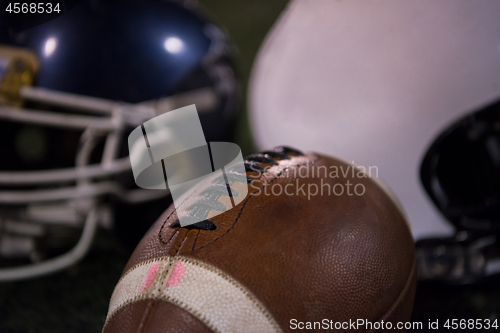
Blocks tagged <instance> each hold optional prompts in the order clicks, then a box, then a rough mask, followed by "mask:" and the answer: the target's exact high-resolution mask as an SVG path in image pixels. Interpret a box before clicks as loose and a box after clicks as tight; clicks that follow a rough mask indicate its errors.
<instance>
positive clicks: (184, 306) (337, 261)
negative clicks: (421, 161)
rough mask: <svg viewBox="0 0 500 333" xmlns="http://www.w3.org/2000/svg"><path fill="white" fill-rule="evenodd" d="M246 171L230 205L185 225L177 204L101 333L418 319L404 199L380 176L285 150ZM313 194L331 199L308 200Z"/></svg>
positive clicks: (131, 265)
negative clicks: (413, 316)
mask: <svg viewBox="0 0 500 333" xmlns="http://www.w3.org/2000/svg"><path fill="white" fill-rule="evenodd" d="M245 166H246V169H247V173H246V175H245V176H246V177H245V178H248V183H247V184H245V183H244V182H238V181H234V182H231V181H230V183H231V184H230V185H231V188H233V190H235V191H236V192H235V194H234V195H237V192H238V188H241V186H248V194H247V195H246V198H245V199H244V200H242V201H241V202H240V203H239V204H238V205H237V206H236V207H234V208H233V209H230V210H228V211H226V212H224V213H223V214H220V215H217V216H214V217H212V218H207V220H206V221H203V223H198V224H196V225H190V226H187V227H181V226H180V225H179V223H178V222H177V212H176V209H175V208H174V206H173V205H172V206H171V207H170V208H168V209H167V210H166V211H165V212H164V213H163V215H162V216H161V217H160V218H159V219H158V220H157V222H156V223H155V224H154V225H153V226H152V227H151V229H150V230H149V231H148V232H147V233H146V235H145V236H144V238H143V239H142V240H141V242H140V243H139V245H138V246H137V248H136V250H135V251H134V253H133V254H132V256H131V258H130V260H129V261H128V263H127V265H126V267H125V269H124V273H123V275H122V278H121V279H120V281H119V282H118V284H117V287H116V288H115V291H114V293H113V295H112V297H111V303H110V308H109V312H108V316H107V318H106V323H105V326H104V328H103V332H105V333H112V332H120V333H128V332H133V333H139V332H141V333H143V332H190V333H191V332H212V331H215V332H289V331H297V330H298V329H293V328H294V325H293V323H299V322H301V323H304V324H305V323H307V322H310V323H313V322H323V320H325V319H326V320H328V321H332V322H333V323H335V322H349V321H350V320H351V321H356V320H358V319H364V320H367V321H370V322H380V321H382V320H383V321H384V322H391V323H393V326H395V325H396V323H397V322H404V321H408V320H409V319H410V316H411V312H412V308H413V301H414V296H415V286H416V268H415V253H414V242H413V239H412V236H411V233H410V230H409V227H408V224H407V221H406V218H405V215H404V212H403V211H402V209H401V208H400V205H399V204H398V201H397V199H396V198H394V196H393V195H392V194H391V192H390V190H388V189H386V188H385V186H384V185H383V184H382V183H381V182H380V181H379V180H378V179H376V177H375V176H374V175H371V176H370V177H369V176H368V173H367V172H365V176H364V177H360V174H359V172H360V170H361V169H360V168H359V167H357V168H356V169H355V170H356V171H355V172H352V170H351V169H350V168H355V166H354V165H353V164H352V163H347V162H345V161H342V160H340V159H336V158H332V157H327V156H323V155H320V154H316V153H305V154H303V153H301V152H300V151H297V150H295V149H291V148H287V147H278V148H275V149H274V150H272V151H266V152H262V153H260V154H256V155H251V156H250V157H248V158H247V159H246V161H245ZM324 170H327V172H324ZM335 170H337V173H335V172H334V171H335ZM346 170H348V172H345V171H346ZM365 171H366V169H365ZM241 179H242V178H241V177H240V178H239V180H240V181H241ZM348 181H349V182H350V184H352V186H351V192H350V193H351V195H349V194H348V191H347V190H346V184H347V182H348ZM313 184H315V185H313ZM325 184H328V186H329V187H328V186H327V185H325ZM336 184H340V185H342V186H343V189H344V191H343V193H342V194H340V189H341V186H340V185H337V186H336V187H335V189H336V192H335V193H333V192H332V190H331V188H332V187H334V186H335V185H336ZM356 184H358V187H357V190H358V191H357V193H358V194H360V193H361V192H362V191H361V189H364V191H363V193H362V194H361V195H357V194H354V190H353V189H354V185H356ZM359 184H361V185H359ZM209 185H210V184H202V185H201V186H207V187H208V186H209ZM287 185H288V186H287ZM280 188H281V190H282V192H281V193H280ZM316 188H317V189H318V190H321V188H323V189H324V192H323V194H322V195H321V194H320V193H316V194H315V195H312V194H313V193H314V190H315V189H316ZM329 188H330V190H329ZM285 190H286V191H285ZM327 191H329V192H328V193H327ZM285 192H286V193H285ZM290 194H291V195H290ZM204 195H205V197H206V196H208V195H210V194H206V193H205V194H204ZM212 198H213V197H212ZM215 198H217V200H218V201H219V202H221V203H222V202H226V201H227V200H228V196H227V195H226V196H224V195H219V196H216V197H215ZM197 199H199V198H197ZM225 200H226V201H225ZM191 202H192V200H191ZM188 208H189V207H187V208H186V209H188ZM209 216H210V215H209ZM293 320H295V321H293ZM295 328H297V327H296V326H295ZM316 328H317V327H316ZM316 330H319V329H316ZM329 330H330V331H335V330H334V329H333V327H330V328H329V329H326V330H324V331H329ZM342 331H344V330H342ZM346 331H350V332H353V331H356V332H366V331H371V329H370V327H368V328H367V327H358V328H357V329H355V330H352V329H350V330H346ZM394 331H397V330H395V329H394Z"/></svg>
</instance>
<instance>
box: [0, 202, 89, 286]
mask: <svg viewBox="0 0 500 333" xmlns="http://www.w3.org/2000/svg"><path fill="white" fill-rule="evenodd" d="M97 211H98V207H97V206H94V207H93V208H91V209H90V211H89V213H88V214H87V218H86V219H85V224H84V227H83V232H82V234H81V236H80V239H79V241H78V243H77V244H76V245H75V247H74V248H73V249H71V250H70V251H69V252H66V253H65V254H63V255H61V256H58V257H55V258H52V259H49V260H46V261H44V262H41V263H36V264H30V265H25V266H19V267H14V268H2V269H0V281H2V282H5V281H14V280H24V279H30V278H34V277H39V276H42V275H47V274H50V273H54V272H56V271H59V270H62V269H64V268H66V267H68V266H70V265H72V264H74V263H75V262H77V261H79V260H80V259H82V258H83V256H85V254H86V253H87V251H88V249H89V248H90V245H91V243H92V239H93V238H94V234H95V231H96V227H97V221H98V214H97Z"/></svg>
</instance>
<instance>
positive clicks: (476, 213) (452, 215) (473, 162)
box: [420, 101, 500, 231]
mask: <svg viewBox="0 0 500 333" xmlns="http://www.w3.org/2000/svg"><path fill="white" fill-rule="evenodd" d="M420 176H421V181H422V184H423V186H424V188H425V190H426V192H427V194H428V195H429V196H430V197H431V199H432V201H433V202H434V204H435V205H436V206H437V208H438V209H439V210H440V211H441V213H442V214H443V215H444V216H445V217H446V218H447V219H448V220H449V221H450V222H451V223H453V224H454V225H455V226H456V227H457V228H459V229H467V230H495V231H498V230H500V101H499V102H496V103H493V104H491V105H489V106H487V107H485V108H482V109H481V110H479V111H477V112H474V113H473V114H470V115H467V116H466V117H464V118H463V119H460V120H459V121H457V122H456V123H454V124H453V125H452V126H450V127H449V128H448V129H447V130H446V131H444V132H443V134H441V135H440V136H439V137H438V138H437V139H436V140H435V141H434V143H433V144H432V145H431V147H430V148H429V150H428V152H427V153H426V155H425V157H424V159H423V161H422V164H421V168H420Z"/></svg>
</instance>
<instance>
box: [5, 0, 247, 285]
mask: <svg viewBox="0 0 500 333" xmlns="http://www.w3.org/2000/svg"><path fill="white" fill-rule="evenodd" d="M196 7H197V6H196V4H195V3H193V2H190V1H175V2H174V1H159V0H148V1H80V2H79V3H78V4H77V5H76V6H75V7H74V8H73V9H71V10H70V11H68V12H67V13H66V14H64V15H63V16H61V17H58V18H56V19H54V20H52V21H49V22H47V23H44V24H42V25H39V26H36V27H33V28H30V29H26V30H23V31H20V32H13V31H12V30H11V29H10V27H9V25H8V20H7V19H6V18H5V17H3V18H1V19H0V137H1V142H2V144H1V145H0V265H1V266H3V267H5V266H8V265H17V264H19V262H24V260H26V259H28V258H29V259H30V260H31V262H32V263H33V264H30V265H27V266H15V267H10V268H1V269H0V281H1V280H13V279H22V278H28V277H32V276H38V275H42V274H46V273H50V272H53V271H55V270H58V269H61V268H64V267H66V266H68V265H69V264H72V263H73V262H75V261H76V260H78V259H80V258H81V257H82V256H83V255H84V254H85V252H86V251H87V249H88V247H89V244H90V242H91V240H92V238H93V235H94V233H95V229H96V226H97V225H98V224H100V225H102V226H104V227H107V228H111V226H112V224H113V223H114V221H115V220H117V221H116V226H117V227H118V229H119V230H121V232H122V233H124V234H125V237H127V235H128V236H130V237H131V238H133V239H136V240H137V239H138V237H140V236H142V233H143V232H144V231H145V230H146V229H147V228H148V227H149V225H150V224H151V223H152V222H153V221H154V219H156V218H157V216H158V214H160V213H161V211H163V210H164V209H165V207H166V206H167V205H168V203H169V202H168V201H169V200H170V199H168V198H167V195H168V192H166V191H151V190H141V189H138V188H137V187H136V186H135V184H134V180H133V176H132V172H131V167H130V162H129V158H128V148H127V144H126V138H127V136H128V134H129V133H130V131H131V130H132V129H134V128H135V127H137V126H139V125H141V124H142V123H143V122H144V121H146V120H149V119H150V118H152V117H155V116H157V115H159V114H162V113H164V112H167V111H170V110H174V109H177V108H179V107H182V106H186V105H190V104H196V106H197V109H198V113H199V116H200V120H201V123H202V127H203V129H204V133H205V136H206V138H207V140H210V141H230V140H231V137H232V135H233V125H234V121H235V116H236V114H237V107H238V100H239V94H238V93H239V91H238V84H237V81H236V78H235V73H234V69H233V65H232V62H231V48H230V45H229V43H228V38H227V36H226V34H225V32H224V31H223V30H221V28H219V27H218V26H216V25H215V24H213V23H212V22H211V21H210V20H209V19H208V18H207V17H205V16H204V15H203V14H202V13H200V11H199V10H198V9H197V8H196ZM131 204H133V205H132V206H131ZM124 226H125V227H124ZM82 228H83V232H82ZM80 235H81V236H80ZM68 244H76V245H75V247H74V248H73V249H72V250H71V251H69V252H67V253H65V252H64V251H65V250H66V249H67V248H68ZM54 254H57V256H55V257H54ZM46 259H47V260H46Z"/></svg>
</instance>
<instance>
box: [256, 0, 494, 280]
mask: <svg viewBox="0 0 500 333" xmlns="http://www.w3.org/2000/svg"><path fill="white" fill-rule="evenodd" d="M499 16H500V3H499V2H498V1H494V0H490V1H482V2H480V3H478V2H471V1H467V0H459V1H455V0H443V1H433V2H430V1H397V0H378V1H369V0H364V1H328V0H318V1H303V0H295V1H293V2H291V3H290V4H289V6H288V8H287V10H286V11H285V12H284V13H283V14H282V16H281V18H280V20H279V21H278V23H277V24H276V25H275V26H274V28H273V30H272V32H271V33H270V34H269V36H268V37H267V40H266V42H265V43H264V46H263V47H262V48H261V51H260V54H259V56H258V58H257V61H256V63H255V65H254V69H253V75H252V80H251V83H250V99H249V100H250V121H251V126H252V130H253V134H254V138H255V141H256V143H257V146H258V148H264V147H272V146H276V145H279V144H288V145H292V146H297V147H300V148H301V149H305V150H314V151H318V152H321V153H326V154H332V155H335V156H339V157H342V158H344V159H346V160H348V161H354V162H356V163H359V164H361V165H367V166H376V167H377V168H378V175H379V176H380V177H381V178H382V179H384V180H385V181H386V182H387V183H388V184H389V185H390V187H392V189H393V190H394V192H395V193H396V195H397V196H398V197H399V198H400V200H401V201H402V204H403V206H404V208H405V210H406V212H407V214H408V216H409V220H410V223H411V228H412V231H413V234H414V236H415V238H416V239H422V238H423V237H428V236H436V235H441V236H450V235H452V236H451V238H449V239H447V242H450V239H453V241H452V242H451V243H453V244H454V245H457V244H459V245H460V244H461V245H460V246H459V249H458V250H457V249H453V250H452V249H450V250H449V251H448V248H447V247H444V248H441V250H439V249H440V248H439V246H440V245H442V244H443V242H439V241H438V242H434V241H433V242H431V243H432V245H431V243H426V242H424V243H419V244H423V245H425V246H423V245H422V246H423V247H422V248H424V247H425V249H424V250H422V251H423V252H422V253H423V254H422V256H424V257H426V258H427V259H429V260H431V261H432V260H434V261H433V262H432V263H429V265H430V266H432V267H430V266H429V267H421V270H420V271H421V274H422V275H426V274H427V273H428V274H427V276H428V277H429V278H437V279H439V278H440V277H442V278H443V279H451V280H453V279H455V280H456V281H459V282H463V281H465V280H467V279H468V278H465V276H466V275H468V277H469V278H470V279H469V280H474V279H475V277H474V276H473V277H472V278H471V275H474V274H477V276H479V275H481V274H485V271H486V270H487V269H488V268H487V267H486V264H485V262H487V260H485V256H486V255H485V254H484V252H482V251H483V249H485V248H488V251H490V250H491V246H492V244H494V243H496V237H497V236H495V235H496V234H497V233H498V232H499V231H500V186H499V185H500V20H499V19H498V17H499ZM447 222H450V223H447ZM454 231H456V232H457V233H456V234H455V235H453V232H454ZM484 235H487V237H493V238H494V240H493V241H492V240H491V238H490V239H489V240H488V241H486V242H484V241H483V240H484V239H483V236H484ZM485 237H486V236H485ZM447 244H448V243H447ZM427 245H429V248H427V247H426V246H427ZM462 245H463V246H462ZM457 246H458V245H457ZM463 247H465V248H463ZM436 251H437V252H436ZM440 251H441V252H440ZM447 251H448V252H447ZM450 251H451V252H452V253H451V252H450ZM471 251H472V252H474V251H476V252H474V255H470V256H469V257H471V258H473V259H471V262H470V263H468V262H467V260H466V261H465V263H464V261H463V258H464V257H465V256H467V255H466V253H468V254H471V253H472V252H471ZM490 252H491V251H490ZM493 252H495V251H493ZM442 255H445V256H444V257H443V256H442ZM446 255H449V257H447V258H445V257H446ZM441 259H442V262H440V261H439V260H441ZM450 260H451V261H453V260H455V261H456V262H454V263H451V261H450ZM472 261H473V262H472ZM421 262H424V261H421ZM480 262H481V263H480ZM477 263H480V264H478V265H476V264H477ZM424 264H425V262H424ZM474 265H476V266H477V267H476V266H474ZM440 269H441V271H439V270H440ZM453 269H455V271H454V272H455V273H456V275H455V276H453V274H455V273H451V272H452V271H453ZM438 271H439V272H438ZM426 272H427V273H426ZM440 274H441V276H440Z"/></svg>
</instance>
